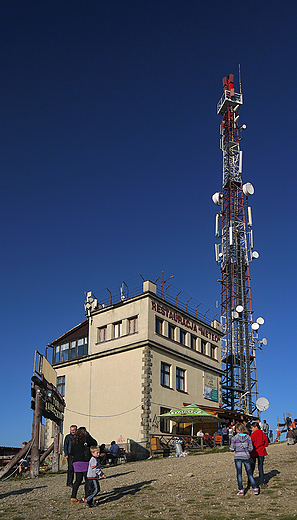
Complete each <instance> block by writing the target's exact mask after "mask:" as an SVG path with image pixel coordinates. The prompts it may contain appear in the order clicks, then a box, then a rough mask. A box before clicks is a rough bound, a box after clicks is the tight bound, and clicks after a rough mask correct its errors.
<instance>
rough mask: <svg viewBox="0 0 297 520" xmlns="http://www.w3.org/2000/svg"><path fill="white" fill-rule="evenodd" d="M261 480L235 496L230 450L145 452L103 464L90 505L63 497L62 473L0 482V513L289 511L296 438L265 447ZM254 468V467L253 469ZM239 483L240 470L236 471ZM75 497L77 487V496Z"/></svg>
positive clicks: (223, 514)
mask: <svg viewBox="0 0 297 520" xmlns="http://www.w3.org/2000/svg"><path fill="white" fill-rule="evenodd" d="M264 471H265V476H266V480H267V481H268V484H269V485H268V487H267V488H265V489H263V490H262V491H261V494H260V495H259V496H254V495H253V494H252V492H251V491H248V492H247V494H246V495H245V496H244V497H237V496H236V493H237V484H236V476H235V467H234V463H233V454H232V453H229V452H222V453H207V454H201V455H197V456H189V457H185V458H179V459H176V458H168V459H151V460H147V461H140V462H134V463H129V464H120V465H118V466H116V467H110V468H109V467H107V468H106V475H107V477H108V478H107V479H106V480H101V481H100V483H101V493H100V495H99V500H98V502H99V504H98V507H94V508H92V509H86V508H85V506H84V505H83V504H78V505H71V504H70V491H69V488H67V487H66V486H65V481H66V475H65V474H54V475H51V474H47V475H45V476H42V477H39V478H37V479H34V480H31V479H22V480H19V481H16V480H13V481H12V480H8V481H5V482H0V519H1V520H2V519H5V520H42V519H49V520H58V519H59V520H64V519H70V518H71V519H72V518H73V519H75V520H81V519H85V518H91V519H97V518H98V519H99V518H100V519H101V520H104V519H111V520H116V519H117V520H122V519H123V520H125V519H127V520H128V519H130V518H131V519H132V520H138V519H144V518H151V519H159V520H169V519H170V520H175V519H176V520H184V519H186V518H193V519H194V518H195V519H203V520H232V519H234V520H242V519H245V518H246V519H259V520H265V519H272V518H274V519H275V518H276V517H277V518H279V519H281V520H289V519H292V518H297V487H296V483H297V445H294V446H287V445H286V444H285V443H280V444H274V445H270V446H269V447H268V456H267V457H266V460H265V466H264ZM256 475H257V471H256ZM244 483H246V477H244ZM82 496H83V486H82V487H81V488H80V490H79V493H78V498H81V497H82Z"/></svg>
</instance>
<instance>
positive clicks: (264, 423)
mask: <svg viewBox="0 0 297 520" xmlns="http://www.w3.org/2000/svg"><path fill="white" fill-rule="evenodd" d="M262 430H263V432H264V433H265V435H266V437H267V439H268V442H269V424H267V422H266V420H265V419H264V421H263V428H262Z"/></svg>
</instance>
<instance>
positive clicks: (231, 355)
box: [212, 74, 266, 414]
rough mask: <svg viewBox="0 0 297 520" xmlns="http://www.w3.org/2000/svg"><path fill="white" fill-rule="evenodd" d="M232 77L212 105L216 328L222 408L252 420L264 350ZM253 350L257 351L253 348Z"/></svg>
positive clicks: (239, 96)
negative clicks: (219, 179)
mask: <svg viewBox="0 0 297 520" xmlns="http://www.w3.org/2000/svg"><path fill="white" fill-rule="evenodd" d="M233 83H234V76H233V74H229V76H226V77H225V78H223V87H224V92H223V95H222V97H221V99H220V101H219V102H218V103H217V113H218V114H219V115H221V116H222V123H221V126H220V134H221V139H220V148H221V150H222V153H223V185H222V191H221V192H217V193H215V194H214V195H213V197H212V199H213V202H214V203H215V204H217V205H218V206H220V208H221V209H220V211H219V212H218V214H217V215H216V229H215V235H216V236H217V237H218V238H220V243H218V244H215V255H216V261H217V263H218V264H219V266H220V268H221V279H220V282H221V322H222V326H223V332H224V333H225V335H224V340H223V349H222V351H223V356H222V362H223V368H224V377H223V380H222V391H223V406H224V407H226V408H228V409H231V410H234V409H242V410H243V411H244V412H246V413H248V414H252V413H253V412H254V410H255V409H256V400H257V398H258V382H257V369H256V356H255V351H256V349H258V348H261V347H262V343H263V344H266V340H265V339H263V340H262V341H261V340H259V339H258V328H259V325H260V324H262V323H264V320H263V318H258V320H257V321H255V322H254V321H253V308H252V296H251V285H250V273H249V264H250V262H251V261H252V260H253V259H255V258H258V257H259V254H258V253H257V252H256V251H254V250H253V231H252V213H251V207H250V206H249V203H248V198H249V196H250V195H252V194H253V193H254V188H253V186H252V184H251V183H249V182H248V183H246V184H244V185H243V184H242V151H241V150H240V141H241V139H242V130H243V129H245V128H246V126H245V125H242V126H239V123H238V120H239V109H240V107H241V105H242V104H243V95H242V91H241V84H240V89H239V90H240V92H239V93H236V92H235V90H234V84H233ZM256 344H257V347H256Z"/></svg>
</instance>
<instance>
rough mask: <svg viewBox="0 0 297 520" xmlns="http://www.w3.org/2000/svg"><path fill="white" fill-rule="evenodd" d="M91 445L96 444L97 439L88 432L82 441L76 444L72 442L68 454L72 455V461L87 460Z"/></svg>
mask: <svg viewBox="0 0 297 520" xmlns="http://www.w3.org/2000/svg"><path fill="white" fill-rule="evenodd" d="M91 446H97V441H96V440H95V439H93V437H91V435H89V434H88V435H87V436H86V437H85V439H84V441H81V442H79V443H78V444H73V443H72V445H71V452H70V454H71V455H72V456H73V462H88V461H89V460H90V458H91V456H92V455H91V452H90V447H91Z"/></svg>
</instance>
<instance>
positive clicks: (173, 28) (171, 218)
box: [0, 0, 297, 446]
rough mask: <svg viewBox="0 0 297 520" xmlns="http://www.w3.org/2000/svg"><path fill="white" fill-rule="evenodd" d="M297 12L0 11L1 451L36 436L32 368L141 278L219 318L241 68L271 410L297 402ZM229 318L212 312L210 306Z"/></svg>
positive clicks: (95, 7)
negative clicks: (226, 104) (104, 293)
mask: <svg viewBox="0 0 297 520" xmlns="http://www.w3.org/2000/svg"><path fill="white" fill-rule="evenodd" d="M296 14H297V7H296V2H293V1H290V0H289V1H287V2H282V3H281V2H276V1H270V2H268V1H262V2H258V1H253V0H249V1H242V2H234V1H230V2H222V1H220V0H216V1H211V0H210V1H208V2H202V1H198V0H182V1H181V0H180V1H177V0H160V1H157V0H150V1H147V0H127V1H122V0H101V1H99V0H85V1H83V2H81V1H78V0H72V1H71V2H68V1H64V0H59V1H58V0H50V1H47V0H43V1H42V2H40V1H39V0H38V1H37V0H31V1H25V2H24V1H23V0H2V2H1V3H0V24H1V30H0V49H1V52H0V70H1V81H0V91H1V98H0V168H1V178H2V182H1V213H2V225H1V235H2V239H1V242H2V254H1V264H2V283H1V288H2V295H1V319H2V327H1V329H2V338H1V353H2V363H1V378H0V398H1V426H2V427H1V431H0V445H6V446H20V445H21V442H22V441H23V440H29V439H30V438H31V424H32V414H31V411H30V379H31V376H32V366H33V355H34V350H35V349H37V350H39V351H40V352H42V353H44V348H45V346H46V345H47V343H49V342H51V341H53V340H54V339H55V338H57V337H58V336H60V335H61V334H62V333H64V332H65V331H67V330H68V329H70V328H72V327H73V326H75V325H76V324H78V323H79V322H81V321H83V319H84V307H83V304H84V291H87V290H92V291H93V292H94V293H95V294H96V293H97V292H98V293H99V292H100V291H101V290H102V289H105V288H106V287H109V286H114V285H118V286H120V285H121V283H122V281H123V280H125V281H127V280H129V279H132V278H133V279H134V278H135V277H138V276H139V275H140V274H142V275H143V276H144V277H145V278H151V279H156V278H157V277H158V276H161V273H162V271H164V276H165V277H168V276H170V275H174V280H173V282H174V286H175V287H176V288H177V289H178V290H182V291H184V293H186V294H188V295H189V297H190V296H192V297H193V299H195V300H197V301H199V302H200V301H201V302H203V306H204V308H205V309H207V308H211V309H216V301H217V300H219V299H220V286H219V283H218V282H217V280H218V278H219V276H220V273H219V268H218V266H217V265H216V263H215V260H214V242H215V238H214V218H215V213H216V206H215V205H214V204H213V202H212V201H211V196H212V194H213V193H214V192H215V191H218V190H220V188H221V183H222V155H221V151H220V149H219V124H220V121H221V118H220V117H219V116H217V115H216V103H217V101H218V100H219V98H220V96H221V94H222V78H223V76H226V75H228V74H229V73H233V74H234V75H235V86H236V88H237V89H238V63H240V64H241V72H242V88H243V93H244V105H243V107H242V108H241V111H240V122H241V123H245V124H246V125H247V129H246V130H245V132H244V139H243V141H242V149H243V180H244V182H247V181H249V182H252V184H253V185H254V187H255V194H254V195H253V197H252V198H251V199H250V202H251V205H252V210H253V223H254V243H255V249H256V250H257V251H259V253H260V258H259V259H258V260H257V261H254V262H253V263H252V264H251V276H252V298H253V307H254V310H255V315H256V316H263V317H264V319H265V324H264V325H263V326H262V328H261V334H262V336H265V337H266V338H267V341H268V345H267V346H266V347H265V348H264V349H263V351H262V352H259V355H258V358H257V367H258V380H259V393H260V396H264V397H267V398H268V400H269V401H270V408H269V410H268V411H267V412H265V413H264V414H262V418H266V420H267V422H268V423H269V424H270V426H271V427H272V428H273V429H275V428H276V416H277V414H278V415H279V416H282V414H283V412H285V413H286V412H290V413H292V414H293V416H297V405H296V396H295V392H296V368H295V365H296V361H295V360H296V350H295V348H296V332H295V319H296V310H295V308H296V303H295V300H296V296H295V293H296V267H295V265H296V254H297V247H296V233H295V225H296V193H297V186H296V164H297V157H296V155H297V152H296V149H297V148H296V103H295V92H296V85H297V69H296V62H297V56H296V54H297V52H296V49H297V45H296V43H297V42H296ZM215 312H216V310H215Z"/></svg>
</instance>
